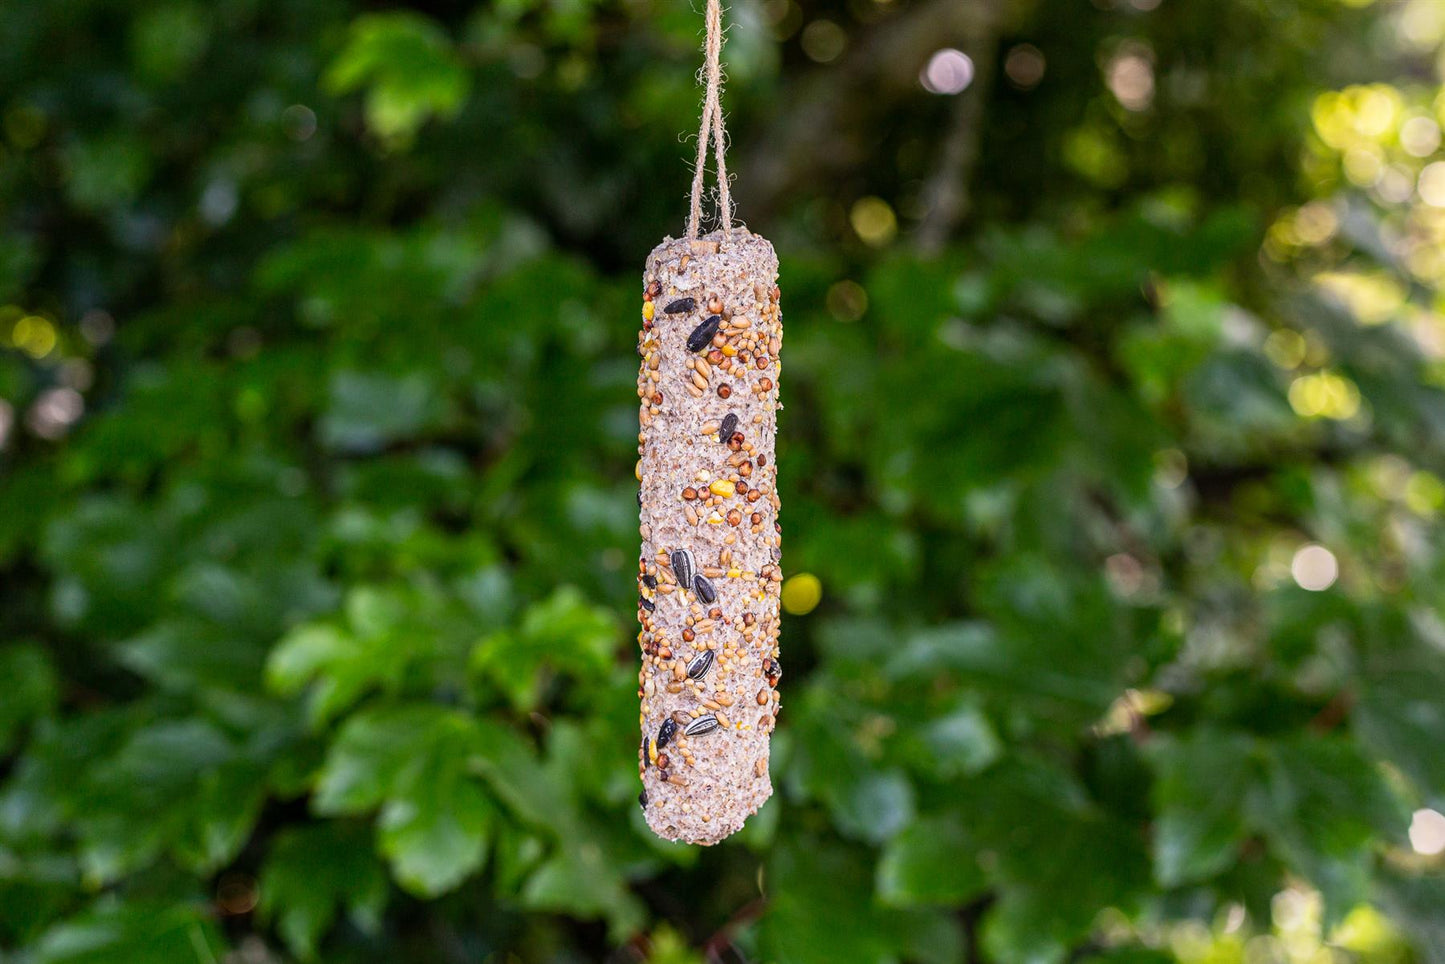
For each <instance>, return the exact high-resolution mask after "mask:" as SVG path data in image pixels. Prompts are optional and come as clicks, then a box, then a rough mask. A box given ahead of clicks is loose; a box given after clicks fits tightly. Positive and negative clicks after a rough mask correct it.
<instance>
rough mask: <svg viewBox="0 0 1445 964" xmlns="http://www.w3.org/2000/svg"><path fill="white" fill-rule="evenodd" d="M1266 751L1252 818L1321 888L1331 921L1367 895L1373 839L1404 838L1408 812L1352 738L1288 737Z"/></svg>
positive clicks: (1282, 853)
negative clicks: (1263, 771) (1264, 771)
mask: <svg viewBox="0 0 1445 964" xmlns="http://www.w3.org/2000/svg"><path fill="white" fill-rule="evenodd" d="M1265 750H1266V756H1265V762H1266V773H1265V781H1264V783H1263V785H1262V786H1260V787H1259V788H1257V791H1256V793H1255V794H1253V795H1252V797H1251V800H1250V802H1249V812H1250V814H1251V820H1252V821H1253V822H1254V823H1255V825H1256V826H1258V828H1259V829H1260V831H1261V832H1263V833H1264V834H1265V836H1266V837H1267V838H1268V839H1269V841H1270V844H1271V846H1272V847H1274V848H1275V850H1276V851H1277V852H1278V853H1279V854H1280V856H1281V857H1282V858H1283V859H1284V860H1285V862H1286V863H1287V864H1289V865H1290V866H1292V867H1293V868H1294V869H1295V870H1296V871H1298V872H1299V873H1300V874H1301V875H1302V876H1304V877H1305V878H1306V879H1307V880H1309V881H1310V882H1311V883H1313V884H1314V885H1315V886H1316V887H1318V888H1319V889H1320V891H1321V893H1322V894H1323V895H1324V898H1325V922H1326V924H1330V925H1332V924H1334V923H1337V922H1338V921H1340V920H1341V919H1343V917H1344V915H1345V914H1346V913H1347V912H1348V911H1349V910H1350V909H1351V908H1352V907H1354V906H1355V905H1356V904H1358V903H1361V902H1362V901H1365V900H1367V899H1368V897H1369V893H1368V889H1369V879H1370V867H1371V864H1372V849H1373V846H1374V844H1375V841H1376V840H1388V841H1392V842H1396V843H1403V842H1404V839H1405V832H1406V828H1407V827H1408V826H1409V819H1410V818H1409V811H1408V809H1407V808H1406V807H1405V806H1404V804H1403V802H1402V801H1401V800H1400V799H1399V798H1398V797H1396V795H1395V794H1394V793H1393V792H1392V791H1391V789H1390V787H1389V786H1388V785H1387V784H1386V783H1385V781H1384V779H1383V778H1382V775H1381V774H1380V772H1379V770H1378V769H1377V768H1376V766H1375V765H1374V764H1373V763H1372V762H1371V761H1370V760H1369V759H1368V758H1366V757H1364V756H1363V755H1362V754H1361V752H1360V749H1359V747H1358V746H1356V745H1355V744H1354V742H1353V741H1349V740H1346V739H1344V738H1341V737H1337V736H1330V737H1313V736H1293V737H1290V738H1289V739H1286V740H1280V741H1277V742H1274V743H1270V744H1268V745H1267V746H1266V747H1265Z"/></svg>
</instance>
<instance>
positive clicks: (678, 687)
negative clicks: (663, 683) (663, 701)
mask: <svg viewBox="0 0 1445 964" xmlns="http://www.w3.org/2000/svg"><path fill="white" fill-rule="evenodd" d="M667 691H668V692H669V693H673V694H676V693H681V692H682V684H681V683H668V684H667Z"/></svg>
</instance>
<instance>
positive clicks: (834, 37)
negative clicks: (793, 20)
mask: <svg viewBox="0 0 1445 964" xmlns="http://www.w3.org/2000/svg"><path fill="white" fill-rule="evenodd" d="M801 42H802V44H803V53H805V54H807V55H808V59H809V60H813V61H816V62H817V63H820V64H829V63H832V62H833V61H835V60H837V59H838V58H839V57H841V56H842V55H843V51H844V49H846V48H847V46H848V34H847V33H846V32H845V31H844V30H843V28H842V27H840V26H838V25H837V24H836V23H834V22H833V21H831V20H814V21H813V22H812V23H810V24H808V25H807V26H806V27H804V28H803V36H802V38H801Z"/></svg>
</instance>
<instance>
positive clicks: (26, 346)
mask: <svg viewBox="0 0 1445 964" xmlns="http://www.w3.org/2000/svg"><path fill="white" fill-rule="evenodd" d="M58 340H59V336H58V335H57V333H56V331H55V326H54V325H52V324H51V323H50V322H49V320H48V319H45V318H42V317H40V316H39V315H26V316H24V317H23V318H21V319H20V320H19V321H17V322H15V327H14V328H12V329H11V330H10V343H11V344H13V345H14V346H15V347H16V348H19V349H20V350H21V351H23V352H25V353H26V354H27V355H29V356H30V357H31V358H44V357H45V356H46V355H48V354H50V353H51V352H52V351H54V350H55V344H56V342H57V341H58Z"/></svg>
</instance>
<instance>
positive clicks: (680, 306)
mask: <svg viewBox="0 0 1445 964" xmlns="http://www.w3.org/2000/svg"><path fill="white" fill-rule="evenodd" d="M696 307H697V302H696V301H695V300H693V299H692V298H679V299H677V300H676V301H670V302H668V304H667V307H666V308H664V309H662V312H663V314H666V315H682V314H686V313H687V312H689V311H692V310H693V309H694V308H696Z"/></svg>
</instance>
